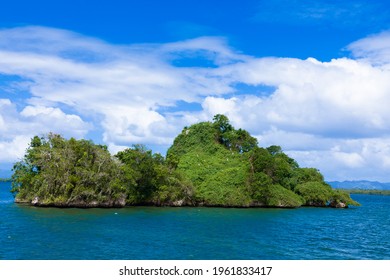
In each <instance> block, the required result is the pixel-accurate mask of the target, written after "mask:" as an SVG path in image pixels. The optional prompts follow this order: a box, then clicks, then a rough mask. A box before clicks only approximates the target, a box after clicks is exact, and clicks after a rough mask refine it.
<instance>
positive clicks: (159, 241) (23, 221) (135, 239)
mask: <svg viewBox="0 0 390 280" xmlns="http://www.w3.org/2000/svg"><path fill="white" fill-rule="evenodd" d="M9 186H10V183H0V259H11V260H12V259H27V260H30V259H282V260H283V259H387V260H388V259H390V209H389V206H390V196H377V195H354V196H353V198H354V199H356V200H358V201H359V202H360V203H361V204H362V206H361V207H356V208H350V209H327V208H299V209H224V208H154V207H131V208H122V209H56V208H35V207H30V206H23V205H17V204H15V203H13V198H12V196H11V195H10V194H9V192H8V189H9Z"/></svg>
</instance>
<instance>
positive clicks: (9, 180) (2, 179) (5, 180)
mask: <svg viewBox="0 0 390 280" xmlns="http://www.w3.org/2000/svg"><path fill="white" fill-rule="evenodd" d="M0 182H12V179H11V178H0Z"/></svg>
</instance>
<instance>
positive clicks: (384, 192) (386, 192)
mask: <svg viewBox="0 0 390 280" xmlns="http://www.w3.org/2000/svg"><path fill="white" fill-rule="evenodd" d="M340 190H342V191H345V192H347V193H349V194H372V195H390V190H366V189H340Z"/></svg>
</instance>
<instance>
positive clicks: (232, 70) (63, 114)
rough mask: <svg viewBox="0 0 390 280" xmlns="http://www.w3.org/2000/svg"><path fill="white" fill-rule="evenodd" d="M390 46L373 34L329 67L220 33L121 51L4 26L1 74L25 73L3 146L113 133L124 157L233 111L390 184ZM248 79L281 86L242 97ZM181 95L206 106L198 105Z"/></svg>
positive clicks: (334, 164)
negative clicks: (47, 136) (241, 44)
mask: <svg viewBox="0 0 390 280" xmlns="http://www.w3.org/2000/svg"><path fill="white" fill-rule="evenodd" d="M387 41H388V33H382V34H379V35H376V36H371V37H368V38H365V39H362V40H360V41H357V42H355V43H352V44H351V45H350V46H349V49H350V50H351V51H352V52H353V54H354V55H355V56H356V57H358V59H351V58H338V59H333V60H331V61H330V62H321V61H318V60H316V59H315V58H308V59H306V60H301V59H294V58H255V57H250V56H247V55H245V54H241V53H239V52H237V51H235V50H233V49H232V48H230V47H229V45H228V43H227V41H226V40H224V39H223V38H218V37H201V38H196V39H193V40H187V41H182V42H174V43H168V44H161V45H132V46H116V45H111V44H108V43H106V42H103V41H100V40H97V39H94V38H88V37H84V36H82V35H80V34H76V33H73V32H69V31H65V30H57V29H50V28H44V27H24V28H15V29H3V30H0V61H1V64H0V75H9V76H10V77H15V76H16V77H18V79H14V80H13V81H12V82H9V83H4V84H3V85H1V90H2V92H0V95H1V96H2V99H0V131H1V133H2V134H1V136H0V143H1V145H0V152H3V153H5V149H9V146H10V145H12V144H18V145H21V146H22V144H21V143H22V142H23V141H22V140H21V139H24V140H25V139H27V138H28V137H31V136H32V135H34V134H38V133H44V132H47V131H54V132H59V133H62V134H64V135H65V136H75V137H84V136H86V135H88V133H91V132H92V133H93V132H94V131H101V133H102V135H101V139H98V140H102V141H103V142H105V143H106V144H107V145H108V146H109V147H110V150H112V151H115V152H116V151H118V150H119V149H122V148H123V147H125V146H129V145H131V144H135V143H145V144H148V145H150V146H156V145H161V146H164V147H166V146H167V145H169V144H170V143H172V140H173V138H174V136H175V135H176V134H177V133H178V132H180V131H181V129H182V127H183V126H185V125H189V124H191V123H194V122H197V121H204V120H211V118H212V117H213V115H215V114H217V113H223V114H226V115H227V116H228V117H229V118H230V119H231V121H232V123H233V124H234V125H235V126H236V127H242V128H245V129H247V130H248V131H250V132H251V133H252V134H254V135H256V136H257V137H258V138H259V140H260V144H262V145H271V144H278V145H281V146H282V147H283V148H284V150H285V151H286V152H288V153H289V154H290V155H294V156H296V157H297V159H298V161H299V163H300V164H302V165H304V166H314V167H318V168H319V169H321V170H322V171H323V172H324V173H325V175H326V177H327V179H334V178H337V179H342V178H343V177H345V179H350V178H357V177H360V176H361V175H365V176H367V178H368V177H370V178H381V179H382V180H389V181H390V176H389V175H383V174H385V172H386V174H387V171H386V170H387V169H388V167H389V165H390V148H389V145H387V144H386V143H387V142H386V141H388V140H389V138H390V135H389V134H390V133H389V131H390V111H389V110H388V104H390V68H389V64H390V62H389V60H388V52H389V49H390V45H389V44H388V42H387ZM187 58H189V59H191V60H192V62H191V64H186V63H185V60H186V59H187ZM178 60H183V61H182V62H183V63H182V64H180V63H178ZM194 61H195V62H194ZM207 62H210V63H211V64H208V63H207ZM179 64H180V65H179ZM210 65H211V66H210ZM11 80H12V78H11ZM240 84H244V85H249V86H267V87H272V88H275V90H274V91H273V92H270V93H269V95H267V96H264V95H260V94H259V95H256V94H248V95H241V94H240V92H239V90H238V88H239V86H238V85H240ZM179 101H183V102H188V103H191V102H196V103H198V104H201V106H202V110H201V111H188V112H186V111H185V110H183V109H182V108H181V107H175V106H176V105H175V104H177V102H179ZM163 108H165V109H166V108H169V110H168V112H164V110H162V109H163ZM92 123H93V125H92ZM17 137H21V138H17ZM16 139H18V140H16ZM25 142H26V141H25ZM24 148H25V147H24ZM24 148H23V149H24ZM23 149H22V148H20V149H19V150H18V152H20V150H23ZM9 151H11V149H10V150H9ZM18 152H12V153H11V152H9V153H8V154H7V156H6V157H5V159H6V160H9V161H11V160H14V159H16V154H18ZM5 159H4V158H1V160H5Z"/></svg>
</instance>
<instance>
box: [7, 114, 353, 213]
mask: <svg viewBox="0 0 390 280" xmlns="http://www.w3.org/2000/svg"><path fill="white" fill-rule="evenodd" d="M13 171H14V173H13V176H12V180H13V181H12V184H13V190H12V191H13V192H14V193H15V195H16V201H19V202H27V203H31V204H34V205H37V206H50V205H52V206H60V207H71V206H75V207H122V206H125V205H160V206H161V205H170V206H183V205H193V206H196V205H207V206H229V207H251V206H260V207H299V206H302V205H308V206H322V207H325V206H331V207H339V206H340V205H344V206H348V205H358V204H357V203H356V202H355V201H353V200H352V199H351V198H350V196H349V195H348V194H347V193H345V192H341V191H335V190H333V189H332V188H331V187H330V186H329V185H327V184H326V183H325V182H324V178H323V176H322V174H321V173H320V172H319V171H318V170H317V169H315V168H301V167H299V165H298V163H297V162H296V161H295V160H294V159H292V158H291V157H289V156H288V155H287V154H285V153H284V152H283V150H282V148H281V147H279V146H276V145H273V146H270V147H267V148H262V147H259V145H258V142H257V139H256V138H254V137H252V136H251V135H250V134H249V133H248V132H247V131H246V130H243V129H235V128H234V127H233V125H232V124H231V123H230V121H229V119H228V118H227V117H226V116H224V115H216V116H215V117H214V119H213V122H201V123H197V124H194V125H192V126H190V127H185V128H184V129H183V131H182V132H181V133H180V134H179V135H178V136H177V137H176V138H175V140H174V143H173V145H172V146H171V147H170V148H169V149H168V151H167V155H166V157H163V156H162V155H160V154H158V153H153V152H152V151H151V150H148V149H147V148H146V147H145V146H143V145H134V146H132V147H130V148H128V149H125V150H123V151H120V152H118V153H117V154H116V155H114V156H112V155H111V154H110V153H109V152H108V150H107V147H106V146H104V145H97V144H94V143H93V142H92V141H88V140H83V139H81V140H76V139H74V138H70V139H69V140H67V139H65V138H63V137H62V136H60V135H57V134H53V133H50V134H48V135H46V136H43V137H38V136H35V137H33V138H32V139H31V142H30V145H29V148H28V149H27V151H26V154H25V156H24V158H23V159H22V160H21V161H20V162H17V163H15V165H14V168H13Z"/></svg>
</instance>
